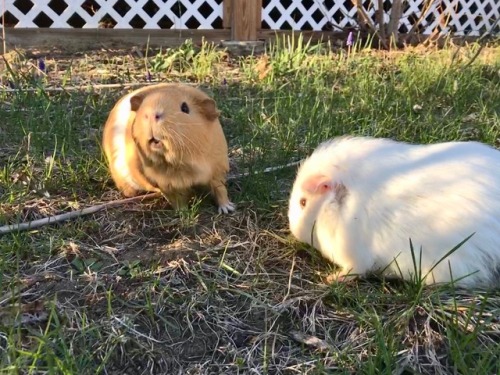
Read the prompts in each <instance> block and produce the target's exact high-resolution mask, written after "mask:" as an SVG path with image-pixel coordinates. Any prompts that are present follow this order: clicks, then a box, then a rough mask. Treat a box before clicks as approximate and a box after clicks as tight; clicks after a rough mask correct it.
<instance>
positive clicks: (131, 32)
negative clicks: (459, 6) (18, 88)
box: [0, 28, 478, 54]
mask: <svg viewBox="0 0 500 375" xmlns="http://www.w3.org/2000/svg"><path fill="white" fill-rule="evenodd" d="M347 34H348V33H347V32H342V31H341V32H330V31H302V32H298V31H294V32H292V31H291V30H264V29H262V30H259V31H257V33H256V40H262V41H265V42H272V41H273V40H275V38H276V37H278V38H282V36H283V35H293V36H294V37H295V38H298V37H299V35H302V37H303V38H304V39H305V40H309V39H311V40H312V41H320V40H321V41H323V42H326V41H328V40H330V41H332V42H333V43H334V45H336V46H341V45H343V44H344V43H345V40H346V38H347ZM5 35H6V39H7V52H8V51H10V50H11V49H12V48H24V49H30V50H31V52H33V53H35V54H36V53H38V51H40V50H44V51H47V50H49V51H54V50H57V49H59V50H60V51H61V52H67V53H74V52H85V51H91V50H96V49H101V48H106V49H125V48H130V47H134V46H135V47H145V46H146V45H148V44H149V46H150V47H176V46H179V45H181V44H182V43H184V42H185V41H186V39H192V40H193V43H195V44H200V43H201V41H202V39H205V40H206V41H207V42H211V43H215V44H217V45H219V44H220V43H221V41H223V40H225V41H227V40H230V37H231V31H230V30H137V29H47V28H44V29H24V28H23V29H15V28H6V29H5ZM400 37H401V40H402V41H405V42H406V43H409V44H417V43H421V42H423V41H426V40H427V39H428V38H429V35H418V34H417V35H413V36H412V37H411V40H408V39H407V36H406V35H405V34H402V35H401V36H400ZM477 39H478V37H465V38H464V37H455V38H451V40H450V38H449V37H448V38H447V37H439V38H437V39H436V40H435V42H437V43H438V45H442V44H444V43H445V42H446V41H448V42H450V41H453V42H454V43H458V44H463V43H467V42H474V41H477ZM148 40H149V43H148ZM0 46H1V43H0ZM0 52H2V53H3V51H0Z"/></svg>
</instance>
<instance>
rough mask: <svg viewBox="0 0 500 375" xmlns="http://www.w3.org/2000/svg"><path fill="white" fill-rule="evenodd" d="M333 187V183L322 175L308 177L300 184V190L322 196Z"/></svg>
mask: <svg viewBox="0 0 500 375" xmlns="http://www.w3.org/2000/svg"><path fill="white" fill-rule="evenodd" d="M333 187H334V185H333V182H332V181H331V180H330V179H329V178H327V177H326V176H323V175H314V176H310V177H309V178H307V179H306V180H305V181H304V182H303V183H302V190H304V191H306V192H308V193H310V194H324V193H326V192H327V191H330V190H332V189H333Z"/></svg>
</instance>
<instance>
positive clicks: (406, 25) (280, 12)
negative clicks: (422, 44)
mask: <svg viewBox="0 0 500 375" xmlns="http://www.w3.org/2000/svg"><path fill="white" fill-rule="evenodd" d="M247 1H253V0H247ZM222 3H223V0H5V4H6V9H5V10H4V11H3V15H4V17H5V24H6V26H13V27H17V28H38V27H51V28H68V27H70V28H71V27H74V28H99V27H112V28H125V29H127V28H144V29H220V28H222V16H223V15H222V11H223V9H222V8H223V5H222ZM363 6H364V8H365V10H366V12H367V13H368V15H369V16H370V17H371V18H372V19H373V20H374V22H375V19H376V17H375V14H376V11H377V9H378V1H375V0H365V1H364V3H363ZM391 6H392V0H384V2H383V7H384V19H385V21H386V22H387V21H388V20H389V17H390V12H391ZM403 7H404V9H403V14H402V17H401V19H400V24H399V31H400V32H402V33H405V32H408V31H409V30H412V29H417V31H418V32H420V33H423V34H430V33H432V32H433V31H434V30H438V31H440V32H441V33H443V34H445V33H448V32H450V31H452V32H454V33H456V35H464V34H467V35H472V36H477V35H481V34H482V33H484V32H486V31H490V32H493V33H500V26H499V25H498V23H497V24H496V27H495V30H493V27H494V25H495V22H496V20H498V19H499V18H500V0H407V1H405V2H404V5H403ZM356 16H357V10H356V7H355V6H354V5H353V2H352V0H263V10H262V21H263V22H262V26H263V27H264V28H270V29H276V30H283V29H293V30H327V29H328V30H329V29H335V28H345V27H356V25H357V22H356Z"/></svg>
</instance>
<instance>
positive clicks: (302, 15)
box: [262, 0, 500, 36]
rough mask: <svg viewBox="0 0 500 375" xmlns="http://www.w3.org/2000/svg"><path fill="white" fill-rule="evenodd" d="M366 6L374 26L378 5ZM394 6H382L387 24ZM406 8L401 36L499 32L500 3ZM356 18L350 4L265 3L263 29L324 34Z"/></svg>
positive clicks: (455, 0) (461, 0)
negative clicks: (435, 32)
mask: <svg viewBox="0 0 500 375" xmlns="http://www.w3.org/2000/svg"><path fill="white" fill-rule="evenodd" d="M363 6H364V8H365V10H366V11H367V14H368V15H369V16H370V17H371V18H372V20H373V21H374V23H375V20H376V17H375V13H376V11H377V9H378V1H369V0H368V1H364V2H363ZM391 6H392V1H391V0H385V1H384V2H383V7H384V20H385V22H386V23H387V22H388V21H389V17H390V9H391ZM403 7H404V8H403V14H402V17H401V19H400V24H399V31H400V32H402V33H405V32H408V31H409V30H411V29H412V28H413V27H414V26H415V28H416V29H417V30H418V31H419V32H420V33H423V34H430V33H432V32H433V31H434V30H435V29H436V28H437V30H438V31H440V32H441V33H443V34H444V33H448V32H450V31H452V32H454V33H455V34H456V35H464V34H467V35H471V36H478V35H481V34H482V33H484V32H486V31H491V32H497V33H499V32H500V26H498V23H497V24H496V25H497V27H496V28H495V30H492V29H493V27H494V26H495V22H496V20H498V19H499V18H500V0H407V1H405V2H404V5H403ZM356 15H357V9H356V7H355V6H354V5H353V3H352V1H351V0H348V1H343V0H342V1H339V0H305V1H294V0H264V7H263V12H262V19H263V22H264V27H266V28H270V29H277V30H279V29H293V30H304V29H308V30H325V29H331V28H332V27H333V28H346V27H355V26H356V25H357V22H356ZM420 18H422V19H421V20H420ZM419 20H420V21H419Z"/></svg>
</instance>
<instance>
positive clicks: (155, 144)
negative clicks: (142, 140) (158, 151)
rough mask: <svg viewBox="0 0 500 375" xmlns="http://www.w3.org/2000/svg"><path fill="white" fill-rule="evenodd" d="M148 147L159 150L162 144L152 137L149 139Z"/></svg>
mask: <svg viewBox="0 0 500 375" xmlns="http://www.w3.org/2000/svg"><path fill="white" fill-rule="evenodd" d="M149 145H150V146H151V147H152V148H160V147H161V146H162V143H161V141H160V140H159V139H156V138H155V137H152V138H150V139H149Z"/></svg>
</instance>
